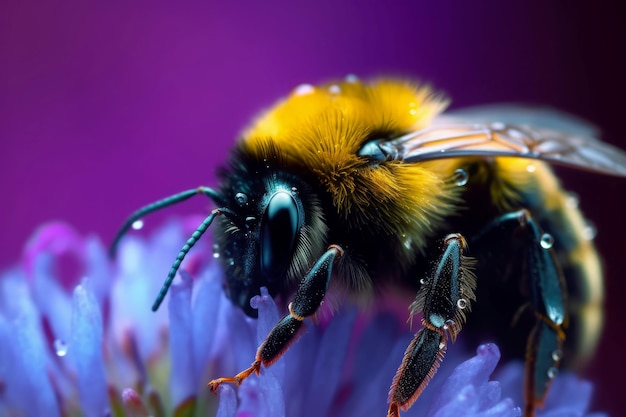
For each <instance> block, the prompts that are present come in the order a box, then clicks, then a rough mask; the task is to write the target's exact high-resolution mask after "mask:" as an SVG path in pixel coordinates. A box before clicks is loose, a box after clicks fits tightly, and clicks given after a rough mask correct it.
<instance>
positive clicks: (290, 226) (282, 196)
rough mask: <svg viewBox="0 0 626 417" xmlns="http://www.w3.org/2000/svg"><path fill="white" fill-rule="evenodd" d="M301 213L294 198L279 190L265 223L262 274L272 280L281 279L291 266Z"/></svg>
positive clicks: (262, 232) (265, 215)
mask: <svg viewBox="0 0 626 417" xmlns="http://www.w3.org/2000/svg"><path fill="white" fill-rule="evenodd" d="M299 229H300V214H299V211H298V205H297V203H296V201H295V199H294V197H293V196H292V195H291V194H289V193H287V192H285V191H278V192H276V193H275V194H274V195H272V197H271V198H270V201H269V203H268V205H267V207H266V209H265V213H264V215H263V220H262V224H261V236H260V237H261V247H260V251H261V253H260V261H261V271H262V272H263V274H264V275H265V276H267V277H268V278H269V279H277V278H279V277H280V276H282V274H283V273H284V272H285V270H286V269H287V267H288V266H289V262H290V260H291V256H292V253H293V248H294V246H295V243H296V237H297V235H298V231H299Z"/></svg>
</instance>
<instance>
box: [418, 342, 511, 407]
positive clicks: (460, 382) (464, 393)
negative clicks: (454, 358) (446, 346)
mask: <svg viewBox="0 0 626 417" xmlns="http://www.w3.org/2000/svg"><path fill="white" fill-rule="evenodd" d="M499 359H500V351H499V349H498V347H497V346H496V345H494V344H486V345H481V346H479V347H478V349H477V355H476V356H474V357H473V358H471V359H469V360H467V361H465V362H463V363H461V364H460V365H459V366H457V367H456V369H455V370H454V372H453V373H452V375H451V376H450V377H449V378H448V379H447V380H446V382H445V383H444V384H443V386H442V387H441V390H440V392H439V394H438V396H437V397H436V399H435V400H434V402H433V403H432V405H431V407H430V411H429V415H430V416H432V417H448V416H458V415H459V413H463V415H465V416H468V417H469V416H501V417H515V416H520V415H521V410H520V408H519V407H515V406H514V404H513V402H512V401H511V400H510V399H504V400H501V392H500V386H499V383H497V382H496V383H494V382H490V381H489V378H490V376H491V374H492V373H493V371H494V369H495V367H496V365H497V364H498V361H499Z"/></svg>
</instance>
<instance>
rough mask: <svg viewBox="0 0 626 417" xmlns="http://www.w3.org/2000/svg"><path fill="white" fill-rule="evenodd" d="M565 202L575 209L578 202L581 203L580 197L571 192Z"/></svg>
mask: <svg viewBox="0 0 626 417" xmlns="http://www.w3.org/2000/svg"><path fill="white" fill-rule="evenodd" d="M565 204H567V207H569V208H573V209H575V208H578V204H580V199H579V198H578V195H576V194H575V193H569V194H568V195H567V199H566V200H565Z"/></svg>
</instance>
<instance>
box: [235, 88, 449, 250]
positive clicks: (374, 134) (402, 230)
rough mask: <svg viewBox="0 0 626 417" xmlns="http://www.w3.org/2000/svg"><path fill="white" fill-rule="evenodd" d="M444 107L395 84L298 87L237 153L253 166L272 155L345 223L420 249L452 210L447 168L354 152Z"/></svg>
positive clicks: (429, 95)
mask: <svg viewBox="0 0 626 417" xmlns="http://www.w3.org/2000/svg"><path fill="white" fill-rule="evenodd" d="M446 105H447V102H446V101H445V100H444V99H442V97H441V96H438V95H435V94H433V92H432V91H431V90H430V88H428V87H423V86H418V85H415V84H412V83H409V82H404V81H397V80H378V81H375V82H371V83H361V82H359V81H345V82H341V83H336V84H326V85H323V86H318V87H313V86H309V85H304V86H300V87H298V88H296V89H295V90H294V91H293V93H292V94H291V95H290V96H288V97H287V98H286V99H284V100H283V101H281V102H279V103H278V104H277V105H275V106H274V107H273V108H271V109H270V110H269V111H267V112H266V113H265V114H263V115H262V116H261V117H260V118H259V119H258V120H257V121H256V123H255V124H254V125H253V126H252V127H251V128H250V129H249V130H248V131H246V132H244V136H243V139H242V142H241V143H240V148H241V149H242V150H243V151H244V152H245V153H246V154H248V155H252V156H253V157H255V158H258V159H259V160H262V158H264V157H265V153H266V152H267V149H270V148H274V149H278V150H279V152H280V156H281V160H283V161H284V164H285V165H286V166H290V167H299V168H298V169H303V170H306V172H307V173H313V174H314V175H315V178H316V179H317V181H319V184H320V185H321V186H322V187H323V188H324V189H325V190H326V191H327V192H328V194H329V195H330V196H331V198H332V201H333V205H334V207H335V208H336V210H337V214H338V215H339V216H340V218H342V219H344V220H345V221H346V222H348V224H350V225H351V226H354V227H367V228H369V229H370V230H373V231H376V232H377V233H381V232H382V233H385V234H389V235H401V236H398V238H399V239H404V240H406V241H408V242H410V243H411V244H410V245H406V244H405V246H407V249H408V246H413V247H415V246H417V247H422V245H423V244H424V243H425V241H424V238H425V237H426V235H428V234H429V231H431V230H432V229H433V228H435V227H436V225H437V222H438V221H440V220H441V218H443V217H445V216H446V215H448V214H450V212H451V211H452V201H453V200H454V194H455V191H454V187H451V186H449V185H447V182H446V178H445V176H446V175H448V173H449V167H446V168H444V166H446V165H448V164H442V165H440V166H441V169H442V170H443V171H446V172H445V173H444V172H441V171H439V170H438V169H436V167H437V164H431V163H426V164H407V163H403V162H400V161H384V162H381V163H380V164H376V165H372V164H371V162H370V161H368V160H367V158H364V157H361V156H358V155H357V152H358V150H359V149H360V148H361V146H362V145H363V143H364V142H365V141H366V140H368V139H375V138H389V136H390V135H392V136H399V135H401V134H404V133H407V132H411V131H414V130H417V129H421V128H424V127H426V126H428V124H429V123H430V121H431V120H432V118H433V117H435V116H436V115H437V114H439V113H440V112H441V111H442V110H443V109H444V108H445V107H446ZM433 168H435V169H433Z"/></svg>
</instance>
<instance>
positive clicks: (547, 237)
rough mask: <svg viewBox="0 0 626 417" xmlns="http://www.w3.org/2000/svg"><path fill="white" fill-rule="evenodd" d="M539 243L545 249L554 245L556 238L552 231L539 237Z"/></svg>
mask: <svg viewBox="0 0 626 417" xmlns="http://www.w3.org/2000/svg"><path fill="white" fill-rule="evenodd" d="M539 244H540V245H541V247H542V248H544V249H550V248H551V247H552V245H554V238H553V237H552V235H551V234H550V233H544V234H542V235H541V238H540V239H539Z"/></svg>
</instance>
